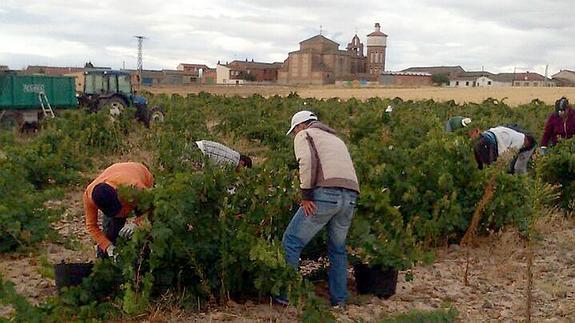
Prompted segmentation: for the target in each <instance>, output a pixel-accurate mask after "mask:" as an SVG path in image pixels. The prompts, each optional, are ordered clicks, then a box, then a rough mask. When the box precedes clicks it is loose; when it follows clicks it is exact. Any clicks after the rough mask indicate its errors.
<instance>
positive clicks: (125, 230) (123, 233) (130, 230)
mask: <svg viewBox="0 0 575 323" xmlns="http://www.w3.org/2000/svg"><path fill="white" fill-rule="evenodd" d="M135 229H136V225H135V224H134V223H128V224H126V225H124V227H122V229H121V230H120V233H119V234H118V235H119V236H120V237H122V238H124V239H130V238H131V237H132V235H133V234H134V230H135Z"/></svg>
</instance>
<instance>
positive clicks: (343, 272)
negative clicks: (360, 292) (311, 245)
mask: <svg viewBox="0 0 575 323" xmlns="http://www.w3.org/2000/svg"><path fill="white" fill-rule="evenodd" d="M313 196H314V200H313V201H314V203H315V205H316V207H317V210H316V213H315V214H314V215H312V216H308V217H306V216H305V214H304V210H303V208H302V207H300V208H299V209H298V210H297V212H296V214H295V215H294V217H293V218H292V219H291V222H290V223H289V225H288V227H287V229H286V231H285V232H284V235H283V241H282V245H283V247H284V249H285V253H286V262H287V263H288V265H289V266H292V267H294V268H296V269H298V267H299V257H300V254H301V252H302V250H303V248H304V247H305V246H306V245H307V244H308V242H309V241H310V240H311V239H312V238H313V237H314V236H315V235H316V233H318V232H319V230H321V228H323V227H324V226H326V225H327V230H328V243H327V254H328V258H329V282H328V283H329V292H330V296H331V303H332V304H333V305H336V304H341V303H345V301H346V300H347V252H346V249H345V239H346V237H347V231H348V230H349V227H350V225H351V219H352V218H353V213H354V211H355V201H356V199H357V192H355V191H352V190H348V189H344V188H336V187H318V188H316V189H314V191H313Z"/></svg>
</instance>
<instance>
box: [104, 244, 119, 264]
mask: <svg viewBox="0 0 575 323" xmlns="http://www.w3.org/2000/svg"><path fill="white" fill-rule="evenodd" d="M115 250H116V246H114V245H113V244H110V245H109V246H108V248H106V254H107V255H108V257H110V258H112V259H113V260H114V262H116V258H117V257H118V255H117V254H116V252H115Z"/></svg>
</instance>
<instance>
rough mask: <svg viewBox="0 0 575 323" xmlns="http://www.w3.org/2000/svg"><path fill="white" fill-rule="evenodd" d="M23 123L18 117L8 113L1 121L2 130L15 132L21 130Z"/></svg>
mask: <svg viewBox="0 0 575 323" xmlns="http://www.w3.org/2000/svg"><path fill="white" fill-rule="evenodd" d="M21 124H22V122H21V121H20V120H19V118H18V116H17V115H14V114H11V113H6V114H5V115H3V116H2V119H0V129H2V130H14V129H20V127H21Z"/></svg>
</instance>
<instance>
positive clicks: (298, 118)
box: [286, 110, 317, 136]
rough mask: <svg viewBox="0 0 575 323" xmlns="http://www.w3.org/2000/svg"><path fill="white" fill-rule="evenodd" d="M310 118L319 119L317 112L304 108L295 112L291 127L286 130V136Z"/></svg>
mask: <svg viewBox="0 0 575 323" xmlns="http://www.w3.org/2000/svg"><path fill="white" fill-rule="evenodd" d="M309 120H317V116H316V115H315V113H313V112H311V111H307V110H303V111H300V112H297V113H296V114H294V115H293V117H291V127H290V128H289V130H288V132H286V136H287V135H289V134H290V133H291V132H292V131H293V128H295V127H296V126H297V125H298V124H300V123H302V122H306V121H309Z"/></svg>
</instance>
